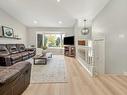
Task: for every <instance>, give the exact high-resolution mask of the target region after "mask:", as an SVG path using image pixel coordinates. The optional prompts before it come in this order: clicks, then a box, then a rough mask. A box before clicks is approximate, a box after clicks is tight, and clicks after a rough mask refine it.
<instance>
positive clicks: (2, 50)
mask: <svg viewBox="0 0 127 95" xmlns="http://www.w3.org/2000/svg"><path fill="white" fill-rule="evenodd" d="M8 54H9V51H8V49H7V48H6V45H4V44H0V56H5V55H8Z"/></svg>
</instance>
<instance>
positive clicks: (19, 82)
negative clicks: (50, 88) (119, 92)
mask: <svg viewBox="0 0 127 95" xmlns="http://www.w3.org/2000/svg"><path fill="white" fill-rule="evenodd" d="M30 74H31V64H30V63H29V62H25V61H21V62H18V63H16V64H14V65H12V66H0V95H21V94H22V93H23V92H24V90H25V89H26V88H27V87H28V85H29V84H30Z"/></svg>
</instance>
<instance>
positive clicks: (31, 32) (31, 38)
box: [27, 27, 74, 46]
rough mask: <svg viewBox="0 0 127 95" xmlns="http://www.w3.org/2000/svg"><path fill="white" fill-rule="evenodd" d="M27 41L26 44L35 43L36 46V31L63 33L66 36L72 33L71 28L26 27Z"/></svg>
mask: <svg viewBox="0 0 127 95" xmlns="http://www.w3.org/2000/svg"><path fill="white" fill-rule="evenodd" d="M27 31H28V32H27V35H28V36H27V39H28V41H27V43H28V46H30V45H35V46H36V33H38V32H39V33H65V34H66V36H71V35H74V32H73V28H46V27H42V28H41V27H38V28H28V29H27Z"/></svg>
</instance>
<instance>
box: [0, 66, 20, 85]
mask: <svg viewBox="0 0 127 95" xmlns="http://www.w3.org/2000/svg"><path fill="white" fill-rule="evenodd" d="M17 75H19V71H18V70H15V69H14V70H13V69H8V68H5V69H3V70H2V69H0V84H5V83H7V82H11V81H13V80H14V79H15V78H17Z"/></svg>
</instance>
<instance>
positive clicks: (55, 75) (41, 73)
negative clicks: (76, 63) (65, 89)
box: [31, 55, 67, 83]
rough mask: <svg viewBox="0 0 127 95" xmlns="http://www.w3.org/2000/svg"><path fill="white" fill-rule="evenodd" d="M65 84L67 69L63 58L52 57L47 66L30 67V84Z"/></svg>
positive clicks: (60, 56)
mask: <svg viewBox="0 0 127 95" xmlns="http://www.w3.org/2000/svg"><path fill="white" fill-rule="evenodd" d="M62 82H64V83H65V82H67V69H66V64H65V61H64V56H62V55H54V56H53V58H51V59H48V61H47V65H32V70H31V83H62Z"/></svg>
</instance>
